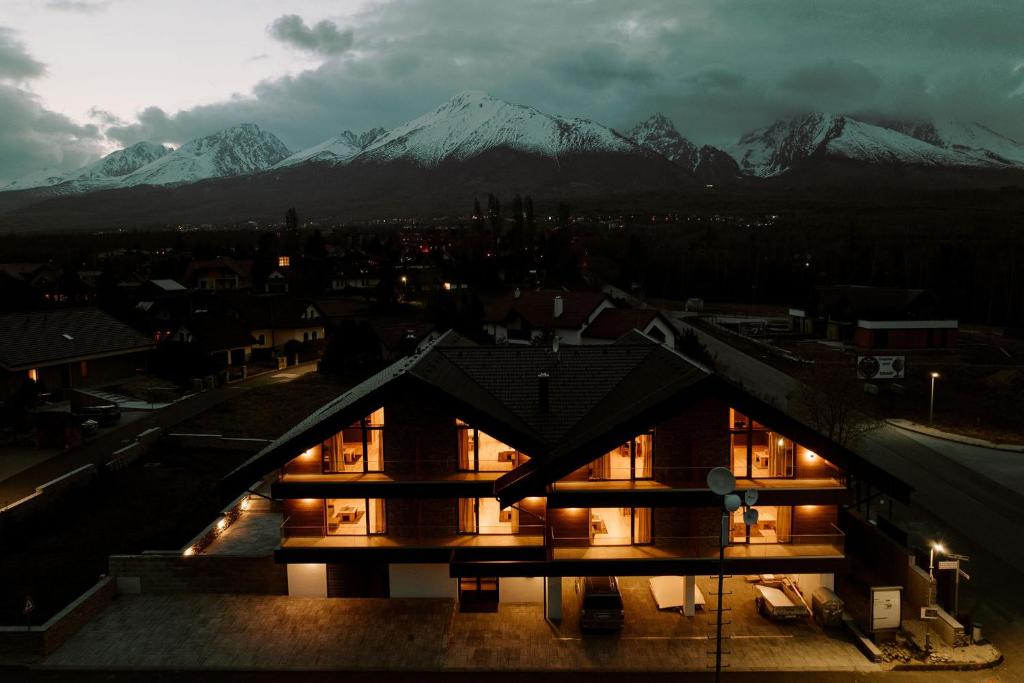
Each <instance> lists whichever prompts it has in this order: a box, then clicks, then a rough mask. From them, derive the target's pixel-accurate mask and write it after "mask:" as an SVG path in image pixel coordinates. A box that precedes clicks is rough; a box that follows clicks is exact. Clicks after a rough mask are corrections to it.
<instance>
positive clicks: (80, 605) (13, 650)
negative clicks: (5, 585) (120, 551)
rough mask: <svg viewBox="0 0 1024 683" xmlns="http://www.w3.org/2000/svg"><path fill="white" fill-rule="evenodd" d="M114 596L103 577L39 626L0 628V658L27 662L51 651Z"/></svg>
mask: <svg viewBox="0 0 1024 683" xmlns="http://www.w3.org/2000/svg"><path fill="white" fill-rule="evenodd" d="M114 594H115V582H114V579H113V577H109V576H108V577H104V578H102V579H100V581H99V582H98V583H97V584H96V585H95V586H93V587H92V588H90V589H89V590H87V591H86V592H85V593H83V594H82V595H81V596H79V597H78V598H77V599H76V600H75V601H74V602H72V603H71V604H70V605H68V606H67V607H65V608H64V609H62V610H61V611H60V612H58V613H57V614H55V615H54V616H53V617H51V618H50V619H49V620H48V621H46V623H44V624H42V625H41V626H32V627H31V628H26V627H25V626H0V656H3V657H5V658H9V659H31V658H35V657H42V656H45V655H47V654H49V653H51V652H53V651H54V650H56V649H57V648H59V647H60V646H61V645H63V644H64V642H65V641H67V639H68V638H70V637H71V636H73V635H74V634H76V633H78V630H79V629H80V628H82V626H84V625H85V624H86V623H87V622H89V621H90V620H92V619H93V618H94V617H96V616H97V615H98V614H99V613H100V612H102V611H103V610H104V609H106V607H107V605H109V604H110V601H111V600H112V599H113V597H114Z"/></svg>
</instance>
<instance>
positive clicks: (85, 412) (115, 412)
mask: <svg viewBox="0 0 1024 683" xmlns="http://www.w3.org/2000/svg"><path fill="white" fill-rule="evenodd" d="M74 415H75V417H77V418H81V419H83V420H95V421H96V422H97V423H98V424H99V425H100V426H101V427H109V426H110V425H113V424H117V422H118V420H120V419H121V409H120V408H118V407H117V405H115V404H113V403H107V404H104V405H98V406H82V407H81V408H78V409H77V410H75V411H74Z"/></svg>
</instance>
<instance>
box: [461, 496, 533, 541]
mask: <svg viewBox="0 0 1024 683" xmlns="http://www.w3.org/2000/svg"><path fill="white" fill-rule="evenodd" d="M459 533H463V534H518V533H519V510H517V509H515V508H513V507H507V508H505V509H502V508H501V504H500V503H498V499H497V498H459Z"/></svg>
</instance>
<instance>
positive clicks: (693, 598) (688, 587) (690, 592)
mask: <svg viewBox="0 0 1024 683" xmlns="http://www.w3.org/2000/svg"><path fill="white" fill-rule="evenodd" d="M696 614H697V577H695V576H684V577H683V616H687V617H692V616H696Z"/></svg>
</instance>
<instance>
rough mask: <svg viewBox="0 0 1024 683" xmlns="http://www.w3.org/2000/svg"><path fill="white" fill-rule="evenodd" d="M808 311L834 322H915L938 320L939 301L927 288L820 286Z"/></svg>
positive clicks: (816, 289) (815, 291)
mask: <svg viewBox="0 0 1024 683" xmlns="http://www.w3.org/2000/svg"><path fill="white" fill-rule="evenodd" d="M808 308H809V309H810V310H811V311H816V312H818V313H819V314H823V315H827V316H829V317H830V318H832V319H834V320H849V321H852V320H857V319H866V320H912V319H923V318H932V317H934V316H935V314H936V309H937V308H938V299H937V298H936V297H935V295H934V294H932V293H931V292H930V291H928V290H926V289H902V288H899V287H869V286H863V285H832V286H827V287H816V288H815V290H814V293H813V299H812V301H811V304H810V305H809V306H808Z"/></svg>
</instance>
